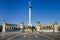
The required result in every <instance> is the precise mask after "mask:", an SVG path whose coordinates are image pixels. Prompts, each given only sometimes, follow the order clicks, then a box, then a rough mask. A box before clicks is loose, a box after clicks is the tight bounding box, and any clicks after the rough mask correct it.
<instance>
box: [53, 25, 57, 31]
mask: <svg viewBox="0 0 60 40" xmlns="http://www.w3.org/2000/svg"><path fill="white" fill-rule="evenodd" d="M53 29H54V32H58V25H57V24H54V25H53Z"/></svg>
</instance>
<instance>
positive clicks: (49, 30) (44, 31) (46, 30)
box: [40, 30, 53, 32]
mask: <svg viewBox="0 0 60 40" xmlns="http://www.w3.org/2000/svg"><path fill="white" fill-rule="evenodd" d="M40 31H41V32H53V30H40Z"/></svg>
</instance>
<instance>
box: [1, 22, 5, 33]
mask: <svg viewBox="0 0 60 40" xmlns="http://www.w3.org/2000/svg"><path fill="white" fill-rule="evenodd" d="M5 27H6V22H5V21H4V22H3V24H2V32H5Z"/></svg>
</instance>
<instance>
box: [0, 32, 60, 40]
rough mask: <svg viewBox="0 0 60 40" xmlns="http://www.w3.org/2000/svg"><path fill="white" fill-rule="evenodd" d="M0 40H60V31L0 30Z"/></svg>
mask: <svg viewBox="0 0 60 40" xmlns="http://www.w3.org/2000/svg"><path fill="white" fill-rule="evenodd" d="M0 40H60V33H43V32H41V33H39V32H33V33H20V32H5V33H3V32H0Z"/></svg>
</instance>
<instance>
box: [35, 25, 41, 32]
mask: <svg viewBox="0 0 60 40" xmlns="http://www.w3.org/2000/svg"><path fill="white" fill-rule="evenodd" d="M36 31H39V32H40V24H37V25H36Z"/></svg>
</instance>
